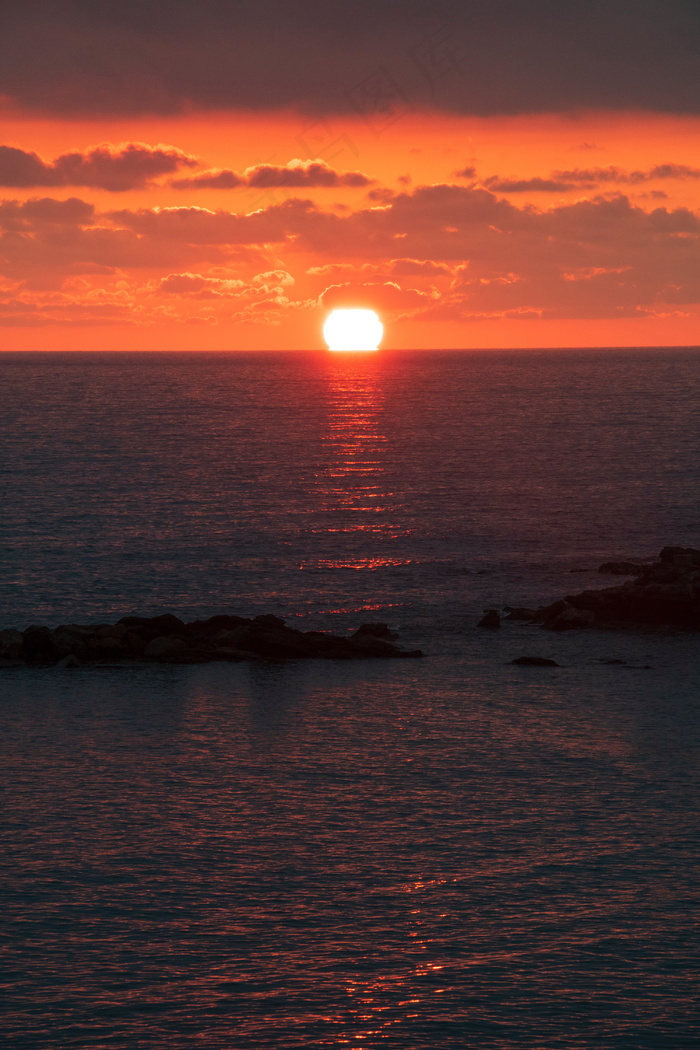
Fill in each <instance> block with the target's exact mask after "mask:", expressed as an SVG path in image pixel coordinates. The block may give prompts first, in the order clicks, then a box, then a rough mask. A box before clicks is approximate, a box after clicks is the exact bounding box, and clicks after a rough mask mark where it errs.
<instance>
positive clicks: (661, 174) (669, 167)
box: [552, 164, 700, 188]
mask: <svg viewBox="0 0 700 1050" xmlns="http://www.w3.org/2000/svg"><path fill="white" fill-rule="evenodd" d="M552 176H553V178H555V179H562V180H565V181H566V182H569V183H574V184H575V185H576V186H585V187H587V188H589V187H592V186H600V185H603V184H604V183H606V182H612V183H617V184H621V183H629V184H631V185H634V184H635V183H639V182H651V181H653V180H654V179H678V180H681V181H682V180H687V179H700V168H690V167H688V165H687V164H657V165H655V166H654V167H653V168H647V170H646V171H625V169H624V168H617V167H614V166H611V167H609V168H574V169H573V170H572V171H555V172H553V173H552Z"/></svg>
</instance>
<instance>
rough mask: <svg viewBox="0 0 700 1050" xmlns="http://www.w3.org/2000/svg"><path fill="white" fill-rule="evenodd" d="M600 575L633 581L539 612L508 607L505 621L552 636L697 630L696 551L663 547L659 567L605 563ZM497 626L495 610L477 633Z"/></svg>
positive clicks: (699, 585) (699, 558) (699, 576)
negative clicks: (632, 629)
mask: <svg viewBox="0 0 700 1050" xmlns="http://www.w3.org/2000/svg"><path fill="white" fill-rule="evenodd" d="M599 571H600V572H604V573H611V574H614V575H623V574H624V575H629V576H634V579H632V580H628V581H627V582H625V583H622V584H619V585H617V586H615V587H605V588H603V589H602V590H588V591H582V592H581V593H580V594H570V595H567V597H566V598H563V599H561V601H557V602H554V603H553V604H552V605H547V606H544V607H543V608H541V609H518V608H513V607H510V606H507V607H506V609H505V613H506V616H505V618H506V619H508V620H524V621H528V620H529V621H530V622H532V623H536V624H540V625H541V626H542V627H544V628H545V629H546V630H550V631H569V630H575V629H577V628H581V627H594V626H595V627H616V626H620V625H628V626H635V625H639V626H642V625H653V626H657V627H683V628H691V629H692V628H694V629H696V630H697V629H700V550H696V549H695V548H693V547H664V548H663V550H662V551H661V553H660V554H659V557H658V560H657V561H653V562H651V563H648V564H642V563H640V564H637V563H634V562H606V563H605V564H604V565H601V566H600V570H599ZM496 620H498V624H497V623H496ZM499 625H500V616H499V615H498V614H497V613H496V612H495V610H493V609H490V610H488V611H487V613H486V615H485V616H484V617H483V618H482V620H481V621H480V623H479V626H481V627H495V626H499Z"/></svg>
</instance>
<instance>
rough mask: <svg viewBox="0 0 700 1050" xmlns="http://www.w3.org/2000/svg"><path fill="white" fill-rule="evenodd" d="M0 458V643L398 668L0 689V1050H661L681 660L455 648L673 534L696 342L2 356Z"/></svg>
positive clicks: (42, 678)
mask: <svg viewBox="0 0 700 1050" xmlns="http://www.w3.org/2000/svg"><path fill="white" fill-rule="evenodd" d="M0 447H1V448H2V464H1V466H0V479H1V481H0V485H1V488H0V500H1V504H0V505H1V507H2V512H1V514H0V551H1V555H0V565H1V568H2V572H1V573H0V628H2V627H19V628H24V627H26V626H29V625H30V624H43V623H46V624H49V625H51V626H56V625H58V624H59V623H70V622H92V623H96V622H103V623H104V622H113V621H114V620H116V619H118V618H119V617H120V616H124V615H127V614H130V613H138V614H143V615H150V614H155V613H160V612H173V613H176V614H178V615H180V616H182V617H184V618H186V619H187V618H194V617H203V616H208V615H212V614H214V613H218V612H232V613H238V614H241V615H256V614H259V613H275V614H276V615H278V616H281V617H283V618H285V620H286V621H287V623H289V624H290V625H291V626H294V627H301V628H302V629H304V630H307V629H322V630H333V631H336V632H339V633H344V632H347V631H349V630H352V629H354V628H356V627H357V626H358V625H359V624H360V623H362V622H368V621H369V622H376V621H382V622H386V623H388V624H389V625H390V626H391V627H392V628H393V629H395V630H396V631H398V633H399V636H400V644H401V645H402V646H404V647H406V648H411V649H413V648H417V647H418V648H421V649H422V650H423V651H424V653H425V654H426V655H425V658H424V659H423V660H399V661H380V660H377V661H374V660H368V661H366V662H360V663H345V662H326V661H323V662H298V663H287V664H274V663H270V664H256V665H250V664H234V665H229V664H226V665H222V664H210V665H204V666H156V665H126V664H115V665H113V666H100V667H97V666H90V667H82V668H77V669H73V670H64V671H58V670H54V669H52V668H43V667H33V668H6V669H2V670H0V734H1V737H0V739H1V743H0V747H1V752H0V753H1V754H2V774H1V779H2V784H3V795H4V801H3V807H2V810H1V811H0V884H2V886H3V906H2V919H0V928H1V929H2V930H3V940H4V945H5V947H4V963H3V967H2V972H0V988H1V989H2V991H3V993H4V997H5V1000H6V1002H7V1004H8V1006H7V1007H6V1009H5V1011H4V1014H3V1016H2V1018H1V1019H0V1032H2V1033H3V1037H4V1042H3V1046H4V1047H7V1048H8V1050H9V1048H11V1050H14V1048H25V1047H26V1048H32V1050H35V1048H40V1050H59V1048H60V1050H63V1048H75V1050H87V1048H90V1050H97V1048H100V1050H105V1048H115V1050H117V1048H119V1050H121V1048H124V1050H131V1048H141V1047H143V1048H149V1050H161V1048H162V1050H165V1048H168V1050H185V1048H190V1047H195V1046H197V1047H206V1048H207V1050H209V1048H213V1050H219V1048H221V1050H229V1048H230V1050H239V1048H240V1050H243V1048H246V1050H247V1048H251V1050H252V1048H255V1050H273V1048H274V1050H280V1048H285V1050H286V1048H290V1050H291V1048H310V1047H312V1048H316V1047H318V1048H333V1050H335V1048H338V1050H340V1048H350V1050H358V1048H363V1050H374V1048H377V1050H380V1048H384V1047H386V1048H401V1050H424V1048H425V1050H428V1048H434V1050H439V1048H464V1047H478V1048H494V1050H515V1048H518V1050H520V1048H523V1050H524V1048H534V1047H537V1048H538V1050H549V1048H566V1050H578V1048H596V1050H598V1048H601V1050H652V1048H654V1050H655V1048H669V1050H671V1048H672V1050H684V1048H686V1047H688V1048H689V1047H691V1046H693V1045H695V1043H696V1041H697V1039H698V1036H699V1035H700V1027H699V1026H698V1023H697V1013H696V1003H697V995H698V992H699V991H700V987H699V984H700V982H698V967H697V958H698V954H699V952H700V938H699V937H698V932H697V929H698V927H697V911H698V883H699V882H700V874H699V873H700V840H699V837H698V823H697V813H698V808H699V803H700V790H699V788H700V777H699V775H698V757H699V752H700V732H699V726H700V702H699V701H700V652H699V648H698V635H697V634H695V633H690V632H682V631H670V630H652V629H646V630H643V631H614V632H605V631H601V630H597V629H589V630H584V631H575V632H567V633H565V634H553V633H552V632H548V631H541V630H540V629H539V628H537V627H533V626H532V625H530V624H527V623H521V622H510V623H504V625H503V627H502V628H501V630H500V631H486V630H483V629H482V630H480V629H478V628H477V627H476V624H477V622H478V619H479V617H480V616H481V615H482V613H483V611H484V610H485V609H487V608H501V607H502V606H504V605H508V604H509V605H514V606H530V607H534V606H537V605H540V604H545V603H547V602H550V601H553V600H555V599H557V598H559V597H562V596H563V595H565V594H567V593H575V592H576V591H580V590H583V589H584V588H586V587H595V586H601V587H602V586H608V585H610V584H611V583H612V582H615V580H611V579H610V578H609V577H607V576H603V575H601V574H600V573H599V572H598V571H597V569H598V566H599V565H600V563H601V562H603V561H606V560H610V559H620V558H625V559H626V558H651V557H652V556H653V555H656V554H658V551H659V549H660V548H661V547H662V546H664V545H666V544H678V545H682V546H696V547H700V487H699V486H698V464H699V463H700V351H699V350H698V349H662V348H659V349H638V350H635V349H629V350H615V349H610V350H542V351H530V350H528V351H471V352H466V351H465V352H438V351H420V352H419V351H415V352H398V351H397V352H384V351H381V352H379V353H377V354H371V355H355V356H351V355H334V354H330V353H318V352H308V353H282V352H280V353H231V354H209V353H191V354H189V353H188V354H170V353H153V354H136V353H128V352H125V353H122V354H109V353H101V354H98V353H95V354H80V353H75V354H65V353H56V354H50V353H46V354H43V353H36V354H11V353H5V354H2V355H0ZM519 655H540V656H546V657H550V658H553V659H555V660H556V661H557V662H558V663H559V664H560V665H561V666H559V667H556V668H548V667H547V668H532V667H517V666H514V665H513V664H512V663H511V661H512V659H513V658H514V657H516V656H519ZM610 661H622V662H616V663H612V662H610Z"/></svg>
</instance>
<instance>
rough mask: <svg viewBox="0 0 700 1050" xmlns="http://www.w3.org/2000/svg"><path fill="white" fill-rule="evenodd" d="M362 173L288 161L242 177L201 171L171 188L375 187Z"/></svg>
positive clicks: (253, 169) (319, 162)
mask: <svg viewBox="0 0 700 1050" xmlns="http://www.w3.org/2000/svg"><path fill="white" fill-rule="evenodd" d="M374 181H375V180H374V179H371V178H370V177H369V176H368V175H364V174H363V173H362V172H361V171H336V170H335V169H334V168H332V167H331V166H330V165H329V164H326V162H325V161H323V160H299V159H295V160H290V161H289V163H288V164H283V165H281V164H255V165H253V167H251V168H246V170H245V171H244V172H243V174H241V175H239V174H237V172H235V171H229V170H227V169H223V170H221V169H217V170H215V171H203V172H200V173H199V174H197V175H192V176H191V177H190V178H186V179H173V180H172V182H171V186H174V187H175V188H176V189H178V190H185V189H187V190H191V189H219V190H230V189H238V188H239V187H241V186H251V187H253V188H255V189H277V188H284V187H288V188H297V189H299V188H302V187H309V188H310V187H316V188H318V187H324V186H331V187H337V186H370V185H372V184H373V183H374Z"/></svg>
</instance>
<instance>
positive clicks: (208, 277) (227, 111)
mask: <svg viewBox="0 0 700 1050" xmlns="http://www.w3.org/2000/svg"><path fill="white" fill-rule="evenodd" d="M448 72H451V73H455V74H456V75H459V74H460V71H459V70H458V69H456V70H451V71H448ZM382 78H383V79H382ZM1 87H2V85H0V89H1ZM116 108H118V107H116ZM133 108H134V107H133V106H132V107H131V110H133ZM114 109H115V107H112V109H111V110H110V111H109V112H100V113H97V114H90V113H88V114H85V113H82V114H81V113H76V112H73V111H72V110H69V111H67V112H63V113H62V112H49V113H47V112H46V108H44V111H41V112H40V111H38V110H37V108H36V107H35V108H32V107H30V106H27V105H23V104H21V100H19V102H18V100H17V99H15V98H13V97H12V96H11V95H6V96H5V102H4V108H0V131H1V134H0V196H1V198H2V200H1V201H0V235H1V239H0V324H1V325H2V347H3V348H4V349H6V350H46V349H49V350H50V349H61V350H66V349H78V350H94V349H107V350H119V349H137V350H171V349H174V350H185V349H187V350H191V349H202V350H238V349H256V350H257V349H263V350H268V349H312V348H320V347H322V346H323V345H324V344H323V339H322V334H321V330H322V324H323V320H324V318H325V316H326V315H327V313H328V311H329V310H330V309H331V308H332V307H334V306H351V305H354V306H361V307H370V308H374V309H376V310H377V312H378V313H379V314H380V316H381V317H382V319H383V321H384V324H385V333H386V334H385V341H384V345H385V346H387V347H396V348H422V347H427V348H470V347H474V348H478V347H538V346H542V347H545V346H610V345H620V346H625V345H628V346H643V345H695V344H697V343H698V342H700V340H699V339H698V315H699V312H700V266H699V261H700V259H699V254H698V238H699V235H700V134H699V132H700V116H696V115H695V114H693V113H686V114H674V113H659V112H651V111H650V110H643V109H641V108H640V109H630V108H629V107H628V108H624V109H623V108H621V107H618V108H615V107H611V108H600V107H598V108H583V107H579V108H575V109H569V110H567V111H566V112H560V113H555V112H552V113H547V112H537V113H528V112H523V113H517V114H511V115H509V114H493V115H490V114H484V115H470V114H461V113H456V112H448V111H447V110H446V108H445V107H442V108H441V107H439V106H433V107H432V108H431V107H430V106H428V105H426V104H420V105H416V104H413V103H412V102H410V101H409V100H408V98H407V96H406V95H404V94H403V93H402V92H401V90H400V89H399V88H398V87H397V84H396V81H395V80H394V79H392V77H391V76H390V75H389V74H388V73H383V72H382V71H381V69H380V70H379V71H378V73H377V75H376V77H375V82H374V84H373V91H372V92H369V93H366V94H365V96H364V97H363V99H362V100H361V104H360V105H359V106H358V105H356V106H355V110H356V112H338V113H333V112H332V113H324V114H322V115H317V116H304V115H302V112H301V109H300V107H298V106H297V107H290V108H288V109H280V108H279V107H273V106H269V107H267V108H264V107H263V108H258V109H257V110H256V111H255V112H252V111H251V109H250V107H247V108H242V107H240V106H238V107H233V106H230V105H222V106H214V105H209V106H208V107H202V106H201V105H196V106H195V105H189V106H183V107H180V111H179V112H166V113H160V114H152V113H148V112H124V113H120V112H115V111H114Z"/></svg>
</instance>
